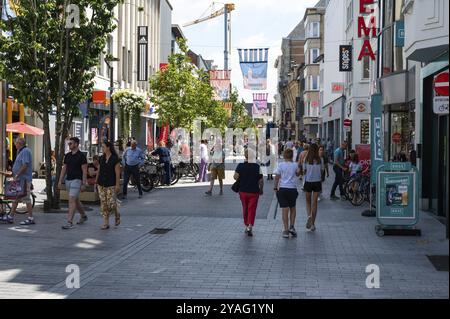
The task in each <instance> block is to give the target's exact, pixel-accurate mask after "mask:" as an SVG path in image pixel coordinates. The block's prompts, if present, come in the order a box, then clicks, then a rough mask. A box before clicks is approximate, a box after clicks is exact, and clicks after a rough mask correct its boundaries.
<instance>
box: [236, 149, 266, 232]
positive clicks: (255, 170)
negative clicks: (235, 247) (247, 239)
mask: <svg viewBox="0 0 450 319" xmlns="http://www.w3.org/2000/svg"><path fill="white" fill-rule="evenodd" d="M248 157H249V155H248V151H247V150H245V162H244V163H240V164H238V166H237V168H236V171H235V173H234V179H235V180H239V197H240V199H241V202H242V209H243V216H244V224H245V233H246V234H247V236H253V225H254V224H255V216H256V208H257V207H258V200H259V196H260V195H262V190H263V188H264V179H263V175H262V174H261V167H260V166H259V164H256V163H252V161H250V162H249V160H248Z"/></svg>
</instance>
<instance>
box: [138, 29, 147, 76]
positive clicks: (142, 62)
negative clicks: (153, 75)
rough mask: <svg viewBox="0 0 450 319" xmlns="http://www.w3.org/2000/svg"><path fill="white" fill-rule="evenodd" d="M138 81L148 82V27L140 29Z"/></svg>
mask: <svg viewBox="0 0 450 319" xmlns="http://www.w3.org/2000/svg"><path fill="white" fill-rule="evenodd" d="M137 33H138V42H137V43H138V50H137V60H138V65H137V80H138V81H148V27H147V26H139V27H138V32H137Z"/></svg>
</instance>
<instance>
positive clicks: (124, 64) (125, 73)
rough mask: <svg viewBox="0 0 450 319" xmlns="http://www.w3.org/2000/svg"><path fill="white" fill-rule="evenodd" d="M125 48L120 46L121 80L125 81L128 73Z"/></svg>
mask: <svg viewBox="0 0 450 319" xmlns="http://www.w3.org/2000/svg"><path fill="white" fill-rule="evenodd" d="M127 69H128V63H127V48H125V47H122V81H125V82H126V81H127V75H128V71H127Z"/></svg>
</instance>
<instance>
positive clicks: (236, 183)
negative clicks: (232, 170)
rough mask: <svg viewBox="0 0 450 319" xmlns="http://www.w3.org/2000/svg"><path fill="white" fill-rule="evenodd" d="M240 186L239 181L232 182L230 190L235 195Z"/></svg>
mask: <svg viewBox="0 0 450 319" xmlns="http://www.w3.org/2000/svg"><path fill="white" fill-rule="evenodd" d="M240 185H241V181H240V179H238V180H237V181H235V182H234V184H233V185H231V190H232V191H233V192H235V193H239V187H240Z"/></svg>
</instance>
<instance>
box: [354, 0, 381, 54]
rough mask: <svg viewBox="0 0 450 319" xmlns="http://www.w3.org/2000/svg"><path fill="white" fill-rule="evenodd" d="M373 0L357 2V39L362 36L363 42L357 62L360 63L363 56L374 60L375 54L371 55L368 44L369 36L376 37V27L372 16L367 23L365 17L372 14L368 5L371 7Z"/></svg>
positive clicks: (370, 47)
mask: <svg viewBox="0 0 450 319" xmlns="http://www.w3.org/2000/svg"><path fill="white" fill-rule="evenodd" d="M374 1H375V0H359V14H360V16H359V17H358V37H359V38H362V37H363V34H364V42H363V45H362V48H361V52H360V53H359V56H358V61H361V60H362V59H363V58H364V57H365V56H369V57H370V58H371V59H372V60H375V54H374V53H373V49H372V45H371V44H370V36H371V35H370V34H371V33H372V37H376V36H377V27H376V17H375V16H374V15H372V16H370V18H369V20H368V25H367V21H366V19H365V16H366V15H368V14H373V13H374V11H375V10H374V9H372V8H369V7H368V6H369V5H373V4H374Z"/></svg>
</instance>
